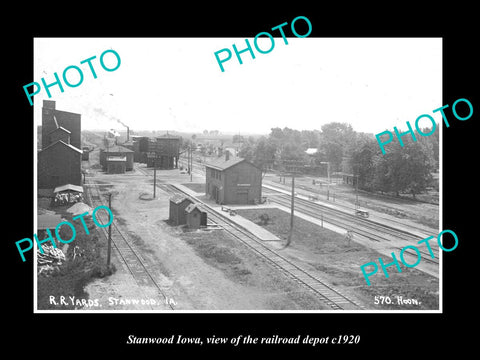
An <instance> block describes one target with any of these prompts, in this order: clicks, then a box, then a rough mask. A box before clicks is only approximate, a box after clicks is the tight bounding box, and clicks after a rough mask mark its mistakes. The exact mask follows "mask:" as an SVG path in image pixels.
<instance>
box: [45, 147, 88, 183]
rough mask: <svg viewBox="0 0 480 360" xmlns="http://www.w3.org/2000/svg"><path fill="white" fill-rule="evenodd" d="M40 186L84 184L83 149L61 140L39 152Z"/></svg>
mask: <svg viewBox="0 0 480 360" xmlns="http://www.w3.org/2000/svg"><path fill="white" fill-rule="evenodd" d="M37 167H38V171H37V175H38V176H37V177H38V188H39V189H49V188H55V187H57V186H61V185H65V184H73V185H82V168H81V167H82V150H80V149H78V148H76V147H75V146H73V145H71V144H67V143H65V142H63V141H61V140H59V141H57V142H55V143H53V144H51V145H49V146H47V147H46V148H44V149H43V150H41V151H39V152H38V159H37Z"/></svg>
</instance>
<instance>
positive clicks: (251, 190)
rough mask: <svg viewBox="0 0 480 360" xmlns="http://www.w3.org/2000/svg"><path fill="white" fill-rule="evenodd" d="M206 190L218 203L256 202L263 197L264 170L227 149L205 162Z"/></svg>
mask: <svg viewBox="0 0 480 360" xmlns="http://www.w3.org/2000/svg"><path fill="white" fill-rule="evenodd" d="M205 167H206V171H205V173H206V184H205V187H206V188H205V192H206V193H207V194H208V195H209V196H210V198H211V199H214V200H215V202H217V203H218V204H254V203H256V202H257V201H258V202H260V201H261V197H262V170H261V169H260V168H259V167H257V166H255V165H254V164H252V163H250V162H248V161H246V160H245V159H242V158H238V157H235V158H234V157H230V153H229V152H228V151H227V152H226V155H225V157H221V158H218V159H215V160H213V161H210V162H208V163H206V164H205Z"/></svg>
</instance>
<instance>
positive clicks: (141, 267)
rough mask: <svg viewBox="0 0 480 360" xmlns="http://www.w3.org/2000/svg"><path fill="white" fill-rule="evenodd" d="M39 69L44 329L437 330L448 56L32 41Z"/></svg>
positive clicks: (426, 41)
mask: <svg viewBox="0 0 480 360" xmlns="http://www.w3.org/2000/svg"><path fill="white" fill-rule="evenodd" d="M302 20H303V25H304V28H303V29H302V30H300V28H301V26H300V25H301V23H302ZM295 24H298V25H297V28H298V29H297V31H298V32H299V33H300V32H301V33H302V34H305V33H306V30H308V26H307V25H308V24H309V22H307V21H305V20H304V19H298V21H296V23H295ZM285 31H286V30H285ZM269 48H270V49H272V48H273V49H272V50H271V51H270V52H268V53H265V52H266V49H269ZM243 50H244V51H243ZM259 50H260V51H259ZM217 52H218V53H217ZM214 53H215V55H214ZM166 54H168V56H166ZM217 54H218V55H217ZM228 54H231V57H230V59H229V60H227V61H223V60H225V59H228ZM34 60H35V68H34V70H35V71H34V79H35V81H36V82H37V84H38V86H37V85H35V84H33V85H32V86H31V87H30V89H31V90H30V94H33V93H34V91H37V90H38V94H35V95H30V97H28V96H27V97H26V99H25V101H26V102H27V101H29V100H30V98H33V99H34V102H35V104H34V119H35V130H36V146H37V152H36V157H37V159H36V161H35V165H36V169H35V171H36V178H37V187H36V189H35V190H36V210H37V218H36V220H37V223H36V224H37V226H36V229H37V233H36V234H37V236H38V239H39V241H40V242H41V244H42V250H40V248H38V247H34V249H35V259H36V263H35V275H36V281H35V289H36V291H35V294H36V298H35V311H39V312H55V311H60V312H63V311H89V312H197V311H198V312H238V311H239V312H258V311H262V312H282V311H293V312H369V311H370V312H397V311H400V312H401V311H407V312H412V311H418V312H435V311H441V309H442V297H441V296H440V287H441V286H442V272H441V267H440V266H439V265H440V264H441V261H442V254H441V251H439V244H438V242H437V235H438V234H439V233H440V232H441V231H442V230H441V227H440V209H441V206H440V205H441V196H440V188H441V185H442V184H441V171H442V162H441V160H442V159H441V151H440V149H441V144H440V139H441V136H440V135H441V128H442V126H441V125H442V122H443V119H442V115H441V112H439V111H437V112H434V111H433V110H435V109H438V108H441V106H442V105H443V104H442V40H441V39H440V38H322V39H319V38H309V37H298V36H293V35H290V36H289V37H287V38H285V39H283V38H282V37H275V38H273V37H271V36H267V35H263V36H262V37H258V38H255V39H254V40H253V41H252V40H250V41H249V40H247V39H242V38H196V39H188V38H180V39H178V38H175V39H171V38H93V39H91V38H73V39H71V38H36V39H34ZM240 60H241V61H242V63H240ZM55 74H56V75H55ZM26 93H27V92H26ZM456 108H457V109H458V115H459V116H463V117H465V116H467V115H468V103H465V102H464V103H459V104H458V105H457V107H456ZM424 114H426V115H424ZM422 115H424V116H423V117H422ZM427 115H428V116H427ZM377 134H381V136H380V135H377ZM99 207H100V208H99ZM102 207H103V208H102ZM105 207H107V208H108V209H106V208H105ZM59 224H60V225H59ZM443 236H444V237H445V238H447V237H449V236H450V237H451V236H452V234H443ZM432 237H433V240H432V241H429V242H428V243H426V242H425V241H423V242H422V240H424V239H428V238H430V239H432ZM24 246H26V244H25V245H24Z"/></svg>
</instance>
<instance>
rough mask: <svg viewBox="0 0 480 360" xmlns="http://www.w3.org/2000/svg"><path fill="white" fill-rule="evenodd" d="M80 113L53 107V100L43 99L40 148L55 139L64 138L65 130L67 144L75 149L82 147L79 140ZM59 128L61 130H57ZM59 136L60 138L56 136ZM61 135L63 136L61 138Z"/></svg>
mask: <svg viewBox="0 0 480 360" xmlns="http://www.w3.org/2000/svg"><path fill="white" fill-rule="evenodd" d="M81 117H82V116H81V115H80V114H75V113H71V112H68V111H61V110H56V109H55V101H53V100H43V107H42V149H45V148H46V147H47V146H49V145H51V144H53V143H54V142H55V141H57V140H62V141H64V142H66V141H65V140H64V136H65V132H63V134H62V131H63V130H66V131H67V132H68V135H69V138H70V139H69V142H68V143H69V144H71V145H73V146H75V147H76V148H77V149H81V148H82V142H81V130H82V129H81V123H82V122H81ZM59 129H61V130H59ZM58 136H60V139H59V138H58ZM62 137H63V138H62Z"/></svg>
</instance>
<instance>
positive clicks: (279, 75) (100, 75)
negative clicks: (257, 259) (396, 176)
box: [25, 37, 444, 134]
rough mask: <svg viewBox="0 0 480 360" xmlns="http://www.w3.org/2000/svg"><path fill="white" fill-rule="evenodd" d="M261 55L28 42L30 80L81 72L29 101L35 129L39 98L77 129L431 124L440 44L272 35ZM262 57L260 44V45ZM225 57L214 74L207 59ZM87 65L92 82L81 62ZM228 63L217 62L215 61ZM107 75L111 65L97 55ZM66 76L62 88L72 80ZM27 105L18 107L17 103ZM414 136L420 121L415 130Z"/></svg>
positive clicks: (259, 130)
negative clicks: (75, 117)
mask: <svg viewBox="0 0 480 360" xmlns="http://www.w3.org/2000/svg"><path fill="white" fill-rule="evenodd" d="M274 40H275V46H274V48H273V50H272V51H271V52H269V53H267V54H261V53H259V52H258V51H257V50H256V49H255V47H254V45H253V39H250V38H249V42H250V44H251V46H252V48H253V51H254V54H255V59H252V57H251V55H250V53H249V52H248V51H247V52H245V53H243V54H241V57H242V60H243V64H240V63H239V62H238V60H237V59H236V56H235V54H234V52H233V49H232V44H236V46H237V48H238V49H239V50H241V49H244V48H245V47H246V43H245V38H36V39H35V40H34V79H32V82H33V81H36V82H38V83H41V78H42V77H43V78H45V81H46V83H47V84H49V83H52V82H54V75H53V73H54V72H56V73H57V74H58V76H59V78H60V79H62V74H63V71H64V69H65V68H66V67H67V66H70V65H75V66H78V67H80V68H81V69H82V71H83V75H84V79H83V82H82V83H81V84H80V85H79V86H78V87H68V86H66V85H65V84H64V83H63V79H62V80H61V81H62V84H63V87H64V92H63V93H61V92H60V90H59V88H58V86H52V87H51V88H50V92H51V95H52V97H51V98H49V97H48V96H47V93H46V91H45V89H44V88H43V87H42V90H41V92H40V93H39V94H37V95H35V96H34V103H35V108H34V121H35V124H36V125H40V124H41V106H42V102H43V100H55V101H56V108H57V109H58V110H64V111H69V112H74V113H80V114H82V129H104V130H106V129H110V128H114V129H116V130H119V131H123V130H124V127H123V126H122V125H121V124H120V123H119V122H118V121H121V122H122V123H124V124H126V125H128V126H129V127H130V128H131V129H132V130H169V131H180V132H202V131H203V130H205V129H206V130H219V131H220V132H222V133H240V134H268V133H269V132H270V129H271V128H273V127H280V128H284V127H289V128H292V129H297V130H313V129H318V130H320V129H321V126H322V125H323V124H326V123H329V122H333V121H337V122H346V123H349V124H351V125H352V127H353V129H354V130H356V131H361V132H368V133H379V132H382V131H384V130H386V129H392V128H393V126H397V127H398V128H399V129H406V125H405V123H406V121H409V122H410V123H411V124H412V126H413V124H414V122H415V119H416V118H417V117H418V116H420V115H421V114H429V115H431V116H433V117H434V118H435V120H436V121H437V122H441V115H440V114H439V113H435V114H433V113H432V110H434V109H437V108H439V107H440V106H442V105H444V104H443V103H442V39H441V38H309V37H306V38H295V37H293V38H290V37H289V38H287V40H288V45H287V44H285V43H284V41H283V39H282V38H281V37H279V38H274ZM258 45H259V47H260V48H261V49H268V48H269V47H270V40H269V39H268V38H260V41H259V42H258ZM224 48H229V49H230V51H231V52H232V58H231V59H230V60H229V61H226V62H224V63H223V66H224V68H225V71H224V72H222V71H221V70H220V67H219V65H218V63H217V61H216V58H215V55H214V53H215V52H216V51H219V50H221V49H224ZM109 49H113V50H115V51H116V52H117V53H118V54H119V56H120V58H121V64H120V66H119V67H118V69H117V70H115V71H111V72H107V71H105V70H103V68H102V67H101V65H100V62H99V58H100V55H101V54H102V53H103V52H104V51H105V50H109ZM92 56H96V59H93V60H92V65H93V66H94V69H95V72H96V74H97V78H96V79H94V78H93V76H92V73H91V71H90V69H89V67H88V64H80V62H81V61H83V60H85V59H87V58H90V57H92ZM220 56H221V57H222V58H223V56H226V53H222V54H220ZM104 59H105V63H106V64H107V66H108V67H113V66H115V64H116V60H115V57H114V56H113V55H112V54H111V53H108V54H106V55H105V58H104ZM76 76H77V74H76V72H75V70H69V71H68V79H69V81H70V82H72V83H75V82H77V81H78V80H79V79H78V78H77V77H76ZM25 101H26V105H28V104H29V103H28V100H27V98H26V97H25ZM421 125H422V127H424V126H428V125H429V124H427V123H426V124H421Z"/></svg>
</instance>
